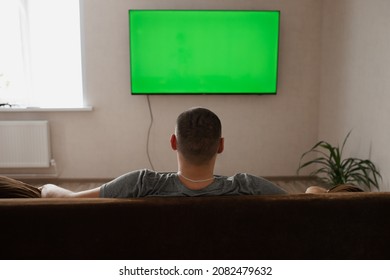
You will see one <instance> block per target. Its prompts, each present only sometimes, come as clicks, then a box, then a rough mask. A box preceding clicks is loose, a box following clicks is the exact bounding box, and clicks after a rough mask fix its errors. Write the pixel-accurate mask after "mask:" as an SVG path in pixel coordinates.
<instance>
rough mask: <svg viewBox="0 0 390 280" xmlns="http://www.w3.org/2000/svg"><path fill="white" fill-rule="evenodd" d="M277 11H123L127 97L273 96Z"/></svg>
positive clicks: (276, 72)
mask: <svg viewBox="0 0 390 280" xmlns="http://www.w3.org/2000/svg"><path fill="white" fill-rule="evenodd" d="M279 23H280V12H279V11H253V10H250V11H237V10H129V36H130V83H131V93H132V94H135V95H142V94H150V95H164V94H180V95H184V94H213V95H216V94H234V95H240V94H276V90H277V77H278V48H279Z"/></svg>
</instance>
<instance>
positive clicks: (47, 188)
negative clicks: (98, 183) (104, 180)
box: [41, 184, 100, 198]
mask: <svg viewBox="0 0 390 280" xmlns="http://www.w3.org/2000/svg"><path fill="white" fill-rule="evenodd" d="M99 194H100V187H98V188H95V189H91V190H86V191H81V192H72V191H70V190H67V189H64V188H61V187H59V186H56V185H52V184H47V185H43V186H42V188H41V197H42V198H98V197H99Z"/></svg>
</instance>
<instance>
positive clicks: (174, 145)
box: [171, 134, 177, 151]
mask: <svg viewBox="0 0 390 280" xmlns="http://www.w3.org/2000/svg"><path fill="white" fill-rule="evenodd" d="M171 148H172V150H174V151H176V150H177V138H176V135H175V134H172V135H171Z"/></svg>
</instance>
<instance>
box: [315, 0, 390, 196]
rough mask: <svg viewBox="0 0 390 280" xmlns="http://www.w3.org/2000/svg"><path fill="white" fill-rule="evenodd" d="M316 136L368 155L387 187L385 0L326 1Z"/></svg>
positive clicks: (389, 11) (389, 17)
mask: <svg viewBox="0 0 390 280" xmlns="http://www.w3.org/2000/svg"><path fill="white" fill-rule="evenodd" d="M323 14H324V17H323V20H324V21H323V30H322V69H321V94H320V122H319V128H320V130H319V138H320V139H324V140H329V141H331V142H333V143H335V144H336V143H337V142H339V143H340V144H341V142H342V140H343V139H344V136H345V135H346V134H347V133H348V131H350V130H351V129H352V134H351V136H350V138H349V142H348V149H347V154H346V156H358V157H361V158H370V159H371V160H372V161H373V162H374V163H375V164H377V165H378V166H379V168H380V171H381V173H382V175H383V177H384V180H383V187H382V190H387V191H388V190H390V188H389V178H390V149H389V148H388V145H389V143H390V125H389V120H390V105H389V104H390V32H389V30H390V1H388V0H370V1H366V0H339V1H333V0H325V1H324V6H323Z"/></svg>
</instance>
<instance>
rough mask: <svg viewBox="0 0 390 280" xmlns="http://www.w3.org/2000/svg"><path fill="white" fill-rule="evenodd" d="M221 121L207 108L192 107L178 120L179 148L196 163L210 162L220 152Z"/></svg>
mask: <svg viewBox="0 0 390 280" xmlns="http://www.w3.org/2000/svg"><path fill="white" fill-rule="evenodd" d="M221 133H222V128H221V121H220V119H219V118H218V116H217V115H216V114H214V113H213V112H211V111H210V110H208V109H205V108H199V107H197V108H191V109H189V110H187V111H185V112H183V113H181V114H180V115H179V116H178V118H177V121H176V138H177V150H178V151H179V152H180V153H181V154H182V155H183V156H184V158H185V159H187V160H188V161H190V162H191V163H193V164H196V165H202V164H204V163H206V162H208V161H209V160H210V159H211V158H212V157H213V156H215V154H216V153H217V152H218V147H219V142H220V139H221Z"/></svg>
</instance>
